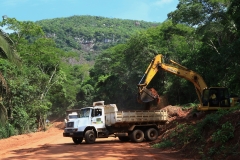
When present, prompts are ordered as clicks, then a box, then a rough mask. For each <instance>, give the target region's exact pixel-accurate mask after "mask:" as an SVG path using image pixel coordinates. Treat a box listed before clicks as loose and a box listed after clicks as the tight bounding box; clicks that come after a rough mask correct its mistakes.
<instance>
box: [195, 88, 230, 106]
mask: <svg viewBox="0 0 240 160" xmlns="http://www.w3.org/2000/svg"><path fill="white" fill-rule="evenodd" d="M230 100H231V99H230V96H229V92H228V89H227V88H225V87H210V88H206V89H204V90H203V93H202V106H200V108H199V110H216V109H217V108H219V107H222V108H226V107H231V106H232V105H231V104H232V103H231V102H230ZM216 107H217V108H216Z"/></svg>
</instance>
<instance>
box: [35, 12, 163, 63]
mask: <svg viewBox="0 0 240 160" xmlns="http://www.w3.org/2000/svg"><path fill="white" fill-rule="evenodd" d="M36 24H38V25H40V26H41V27H42V29H43V31H44V33H45V35H46V36H47V37H49V38H52V39H53V40H54V41H55V43H56V46H57V47H58V48H61V49H63V50H65V51H74V52H76V53H77V54H78V55H79V58H78V59H77V60H75V61H73V60H72V59H71V61H70V62H71V63H74V64H82V63H91V62H92V61H94V59H95V57H96V56H97V55H98V53H101V51H102V50H105V49H107V48H110V47H112V46H115V45H117V44H121V43H125V42H126V40H127V39H129V38H130V37H131V35H133V34H134V33H136V32H138V31H141V30H145V29H147V28H150V27H154V26H157V25H158V24H160V23H152V22H145V21H136V20H122V19H116V18H112V19H110V18H105V17H99V16H72V17H68V18H55V19H47V20H41V21H37V22H36Z"/></svg>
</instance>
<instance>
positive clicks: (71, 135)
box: [63, 132, 83, 137]
mask: <svg viewBox="0 0 240 160" xmlns="http://www.w3.org/2000/svg"><path fill="white" fill-rule="evenodd" d="M63 137H83V132H64V133H63Z"/></svg>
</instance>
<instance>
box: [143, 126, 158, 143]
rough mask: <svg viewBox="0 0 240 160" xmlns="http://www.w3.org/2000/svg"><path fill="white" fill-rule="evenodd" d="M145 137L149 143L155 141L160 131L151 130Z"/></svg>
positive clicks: (147, 131)
mask: <svg viewBox="0 0 240 160" xmlns="http://www.w3.org/2000/svg"><path fill="white" fill-rule="evenodd" d="M144 137H145V139H146V140H147V141H154V140H156V139H157V137H158V131H157V130H156V129H155V128H149V129H148V130H146V132H145V134H144Z"/></svg>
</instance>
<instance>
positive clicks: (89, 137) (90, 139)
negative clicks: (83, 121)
mask: <svg viewBox="0 0 240 160" xmlns="http://www.w3.org/2000/svg"><path fill="white" fill-rule="evenodd" d="M84 138H85V142H86V143H88V144H90V143H94V142H95V140H96V136H95V133H94V131H93V130H88V131H86V133H85V136H84Z"/></svg>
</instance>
